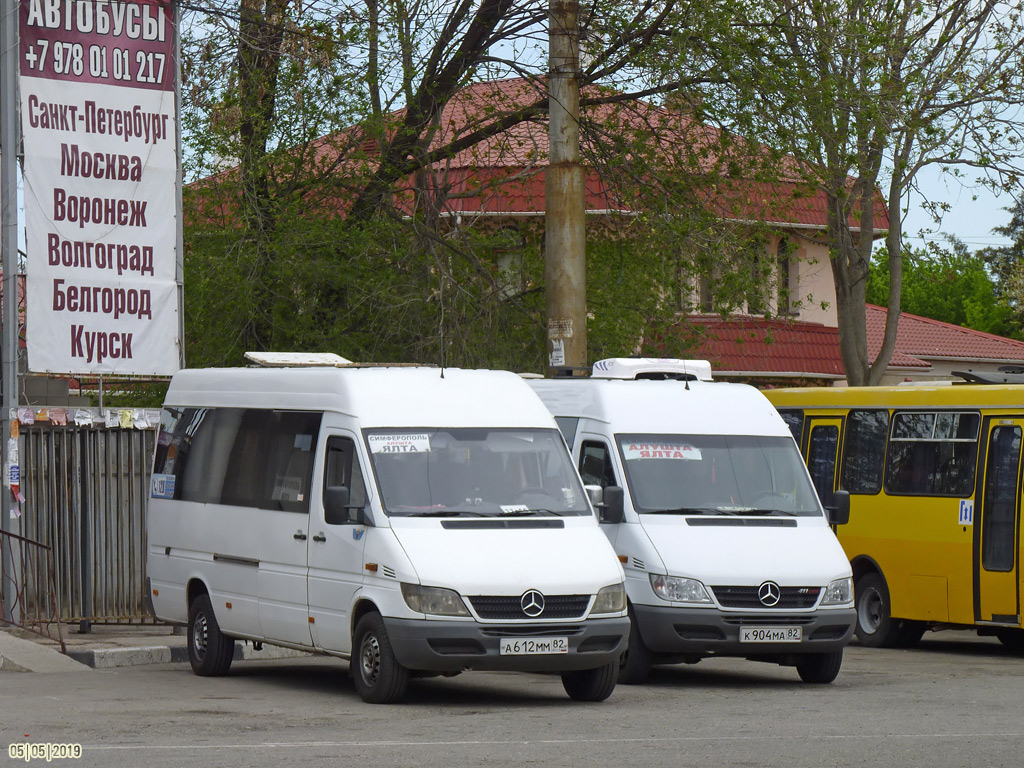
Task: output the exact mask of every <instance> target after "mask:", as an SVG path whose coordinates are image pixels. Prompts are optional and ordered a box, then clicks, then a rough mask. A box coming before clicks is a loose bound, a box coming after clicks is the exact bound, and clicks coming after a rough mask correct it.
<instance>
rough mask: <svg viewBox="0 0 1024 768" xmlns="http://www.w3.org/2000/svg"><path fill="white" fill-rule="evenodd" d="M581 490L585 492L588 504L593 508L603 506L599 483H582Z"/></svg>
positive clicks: (602, 490) (602, 494) (602, 491)
mask: <svg viewBox="0 0 1024 768" xmlns="http://www.w3.org/2000/svg"><path fill="white" fill-rule="evenodd" d="M583 490H585V491H586V492H587V498H588V499H590V506H592V507H593V508H594V509H600V508H601V507H603V506H604V489H603V488H602V487H601V486H600V485H584V486H583Z"/></svg>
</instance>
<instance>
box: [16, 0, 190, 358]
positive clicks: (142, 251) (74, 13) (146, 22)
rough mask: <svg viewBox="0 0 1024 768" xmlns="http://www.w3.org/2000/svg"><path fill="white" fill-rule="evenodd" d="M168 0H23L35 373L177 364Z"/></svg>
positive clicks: (30, 338)
mask: <svg viewBox="0 0 1024 768" xmlns="http://www.w3.org/2000/svg"><path fill="white" fill-rule="evenodd" d="M174 41H175V35H174V25H173V11H172V8H171V4H170V2H169V0H153V1H152V2H146V1H143V2H132V1H131V0H129V1H128V2H124V0H116V1H115V2H108V1H107V0H22V1H21V105H22V116H21V119H22V131H23V135H24V146H25V216H26V247H27V251H28V262H27V268H26V299H25V304H26V341H27V346H28V363H29V369H30V370H31V371H33V372H46V373H70V374H135V375H169V374H172V373H174V371H176V370H177V369H178V361H179V359H180V356H179V346H180V343H181V340H180V339H179V337H178V328H179V320H178V291H177V283H176V243H177V232H178V226H179V223H178V221H177V219H176V208H177V206H176V200H177V189H176V184H177V179H178V173H177V163H178V160H177V146H176V144H177V133H176V132H177V129H176V121H175V116H176V115H175V104H174V76H175V64H174V57H173V54H174Z"/></svg>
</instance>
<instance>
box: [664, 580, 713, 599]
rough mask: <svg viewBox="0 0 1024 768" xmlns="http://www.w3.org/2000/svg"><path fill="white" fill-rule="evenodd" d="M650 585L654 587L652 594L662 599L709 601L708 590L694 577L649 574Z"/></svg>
mask: <svg viewBox="0 0 1024 768" xmlns="http://www.w3.org/2000/svg"><path fill="white" fill-rule="evenodd" d="M651 587H652V588H653V589H654V594H656V595H657V596H658V597H660V598H661V599H662V600H671V601H672V602H673V603H710V602H711V597H710V596H709V595H708V591H707V590H706V589H704V585H703V584H701V583H700V582H699V581H697V580H696V579H683V578H680V577H678V576H659V575H657V574H651Z"/></svg>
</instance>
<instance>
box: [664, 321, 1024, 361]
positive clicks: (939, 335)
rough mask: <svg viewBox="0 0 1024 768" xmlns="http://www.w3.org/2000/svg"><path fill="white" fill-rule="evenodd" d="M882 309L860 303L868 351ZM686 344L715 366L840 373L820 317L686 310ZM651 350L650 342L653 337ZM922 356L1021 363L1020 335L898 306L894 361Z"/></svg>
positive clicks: (877, 340)
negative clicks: (975, 327) (1005, 335)
mask: <svg viewBox="0 0 1024 768" xmlns="http://www.w3.org/2000/svg"><path fill="white" fill-rule="evenodd" d="M885 316H886V310H885V308H884V307H878V306H875V305H873V304H868V305H867V314H866V320H867V342H868V356H869V357H870V358H871V359H874V357H875V356H877V355H878V350H879V349H880V348H881V345H882V334H883V332H884V328H885ZM676 330H677V333H678V334H679V335H680V336H681V337H682V338H683V339H684V340H685V341H687V342H689V343H690V344H691V345H692V349H691V352H690V353H689V354H690V355H692V356H693V357H698V358H704V359H707V360H709V361H711V366H712V369H713V370H714V371H715V372H716V373H726V372H735V373H742V374H745V375H762V376H765V375H767V376H771V375H787V376H804V377H807V378H813V377H823V378H843V377H844V376H845V369H844V367H843V361H842V355H841V354H840V352H839V329H838V328H834V327H832V326H827V325H821V324H819V323H806V322H800V321H789V320H771V319H766V318H761V317H750V316H740V317H730V318H722V317H720V316H719V315H690V316H688V317H686V318H684V319H682V320H681V321H680V322H679V324H677V325H676ZM651 346H652V348H654V351H656V348H657V346H658V345H657V344H656V343H655V344H652V345H651ZM929 359H932V360H934V359H953V360H962V361H964V362H965V363H969V362H971V361H979V362H981V361H985V362H989V361H995V362H1006V363H1022V364H1024V341H1016V340H1015V339H1006V338H1003V337H1002V336H995V335H993V334H991V333H983V332H981V331H975V330H973V329H971V328H962V327H960V326H958V325H952V324H951V323H944V322H941V321H939V320H932V319H930V318H927V317H920V316H918V315H911V314H909V313H906V312H903V313H901V314H900V323H899V328H898V331H897V337H896V351H895V353H894V354H893V356H892V359H891V360H890V361H889V365H890V366H891V367H894V368H908V369H923V370H927V369H930V368H931V367H932V364H931V363H930V362H928V360H929Z"/></svg>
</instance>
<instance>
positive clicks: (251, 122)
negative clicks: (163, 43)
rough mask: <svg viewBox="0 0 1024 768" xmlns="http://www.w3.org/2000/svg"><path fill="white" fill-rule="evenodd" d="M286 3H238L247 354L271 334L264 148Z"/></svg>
mask: <svg viewBox="0 0 1024 768" xmlns="http://www.w3.org/2000/svg"><path fill="white" fill-rule="evenodd" d="M287 8H288V0H265V4H264V0H240V2H239V25H238V107H239V124H238V139H239V158H238V170H239V177H240V181H241V186H242V190H241V194H242V199H241V214H242V227H243V232H244V235H243V247H245V248H246V251H248V255H250V256H251V258H252V268H251V270H250V274H249V280H250V286H249V287H250V294H251V296H252V307H251V309H250V312H251V314H250V316H249V321H248V323H247V327H246V328H245V330H244V332H243V339H242V342H243V344H244V345H245V346H246V347H247V348H249V349H265V348H266V346H267V344H269V343H270V337H271V333H272V322H271V314H272V311H271V306H270V303H271V296H272V292H271V291H270V286H269V275H268V272H269V269H268V268H269V266H270V263H271V261H272V260H273V252H272V247H271V238H272V236H273V233H274V229H275V226H276V210H275V205H274V200H273V197H272V195H271V191H270V169H269V167H268V163H267V144H268V143H269V140H270V134H271V131H272V130H273V125H274V115H275V105H276V94H277V75H278V69H279V66H280V62H281V44H282V41H283V40H284V26H285V18H286V17H285V12H286V10H287Z"/></svg>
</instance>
